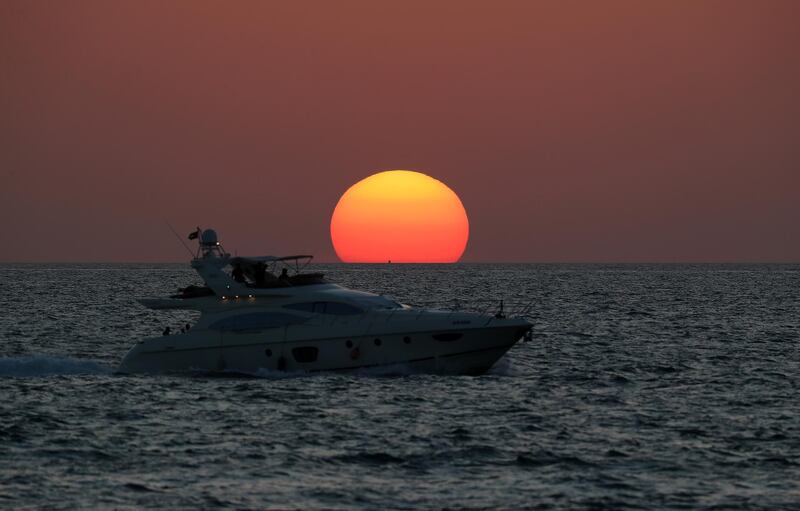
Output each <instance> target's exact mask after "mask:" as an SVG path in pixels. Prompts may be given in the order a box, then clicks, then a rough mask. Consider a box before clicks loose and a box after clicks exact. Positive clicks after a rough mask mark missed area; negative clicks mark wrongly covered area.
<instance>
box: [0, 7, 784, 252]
mask: <svg viewBox="0 0 800 511" xmlns="http://www.w3.org/2000/svg"><path fill="white" fill-rule="evenodd" d="M798 20H800V2H797V1H794V0H788V1H780V0H769V1H763V2H761V1H744V0H742V1H738V0H734V1H696V0H692V1H673V0H670V1H666V0H664V1H603V2H591V1H570V0H559V1H552V2H536V1H482V2H474V1H464V0H447V1H445V0H440V1H435V0H434V1H424V2H413V1H403V2H383V1H374V0H370V1H359V2H352V1H308V2H285V1H284V2H266V1H264V2H261V1H259V2H256V1H252V2H245V1H241V2H216V1H215V2H201V1H184V2H180V1H174V2H172V1H171V2H163V1H129V2H122V1H119V2H107V1H96V2H87V1H80V0H76V1H69V2H32V1H14V0H5V1H3V2H0V112H1V113H2V115H0V226H2V230H3V234H2V236H3V243H2V244H0V261H180V260H185V256H186V254H185V253H184V250H183V248H182V247H181V246H180V245H179V244H178V243H177V241H176V240H175V239H174V237H173V235H172V234H171V233H170V232H169V230H168V229H167V228H166V227H165V225H164V219H168V220H169V221H170V222H171V223H173V224H174V225H175V226H176V228H178V230H179V231H180V233H181V235H185V234H186V233H188V232H189V231H191V230H192V229H193V228H194V227H195V226H196V225H200V226H203V227H214V228H215V229H217V230H218V231H219V232H220V235H221V238H222V241H223V243H224V244H225V245H226V247H227V248H229V249H231V250H233V249H237V250H238V253H239V254H263V253H269V254H282V253H314V254H317V256H318V260H322V261H326V260H327V261H333V260H335V259H336V256H335V253H334V251H333V247H332V246H331V240H330V234H329V230H328V229H329V225H330V218H331V214H332V212H333V208H334V207H335V206H336V203H337V201H338V199H339V197H340V195H341V194H342V193H344V191H345V190H347V189H348V187H350V186H351V185H352V184H354V183H355V182H357V181H358V180H360V179H362V178H364V177H366V176H368V175H370V174H372V173H375V172H378V171H381V170H388V169H411V170H419V171H421V172H424V173H426V174H429V175H431V176H433V177H435V178H437V179H439V180H441V181H443V182H444V183H446V184H447V185H448V186H449V187H450V188H452V189H453V190H454V191H455V192H456V193H457V194H458V195H459V197H460V198H461V200H462V202H463V204H464V206H465V208H466V210H467V213H468V214H469V220H470V239H469V244H468V246H467V250H466V252H465V254H464V257H463V259H462V260H464V261H800V229H799V228H798V221H800V101H799V100H798V98H799V97H800V58H798V51H799V50H800V28H798V27H799V26H800V25H798Z"/></svg>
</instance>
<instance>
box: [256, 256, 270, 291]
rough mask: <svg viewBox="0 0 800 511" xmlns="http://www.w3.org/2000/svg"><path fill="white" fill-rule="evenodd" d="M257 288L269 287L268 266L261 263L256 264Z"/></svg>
mask: <svg viewBox="0 0 800 511" xmlns="http://www.w3.org/2000/svg"><path fill="white" fill-rule="evenodd" d="M255 270H256V271H255V273H256V287H265V286H266V285H267V265H266V264H264V263H263V262H261V261H259V262H257V263H256V268H255Z"/></svg>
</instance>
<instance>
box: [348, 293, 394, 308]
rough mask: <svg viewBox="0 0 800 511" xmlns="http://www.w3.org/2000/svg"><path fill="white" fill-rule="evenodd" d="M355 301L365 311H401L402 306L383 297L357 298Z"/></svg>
mask: <svg viewBox="0 0 800 511" xmlns="http://www.w3.org/2000/svg"><path fill="white" fill-rule="evenodd" d="M355 301H356V302H358V304H359V305H360V306H362V307H364V308H365V309H370V310H375V309H402V308H403V306H402V305H401V304H399V303H397V302H395V301H394V300H390V299H388V298H386V297H385V296H359V297H358V298H355Z"/></svg>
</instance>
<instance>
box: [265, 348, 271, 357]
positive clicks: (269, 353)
mask: <svg viewBox="0 0 800 511" xmlns="http://www.w3.org/2000/svg"><path fill="white" fill-rule="evenodd" d="M264 354H266V355H267V357H271V356H272V350H271V349H269V348H267V349H265V350H264Z"/></svg>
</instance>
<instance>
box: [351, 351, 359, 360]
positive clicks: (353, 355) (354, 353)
mask: <svg viewBox="0 0 800 511" xmlns="http://www.w3.org/2000/svg"><path fill="white" fill-rule="evenodd" d="M360 356H361V351H360V350H359V349H358V348H353V350H352V351H351V352H350V359H352V360H358V357H360Z"/></svg>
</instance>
